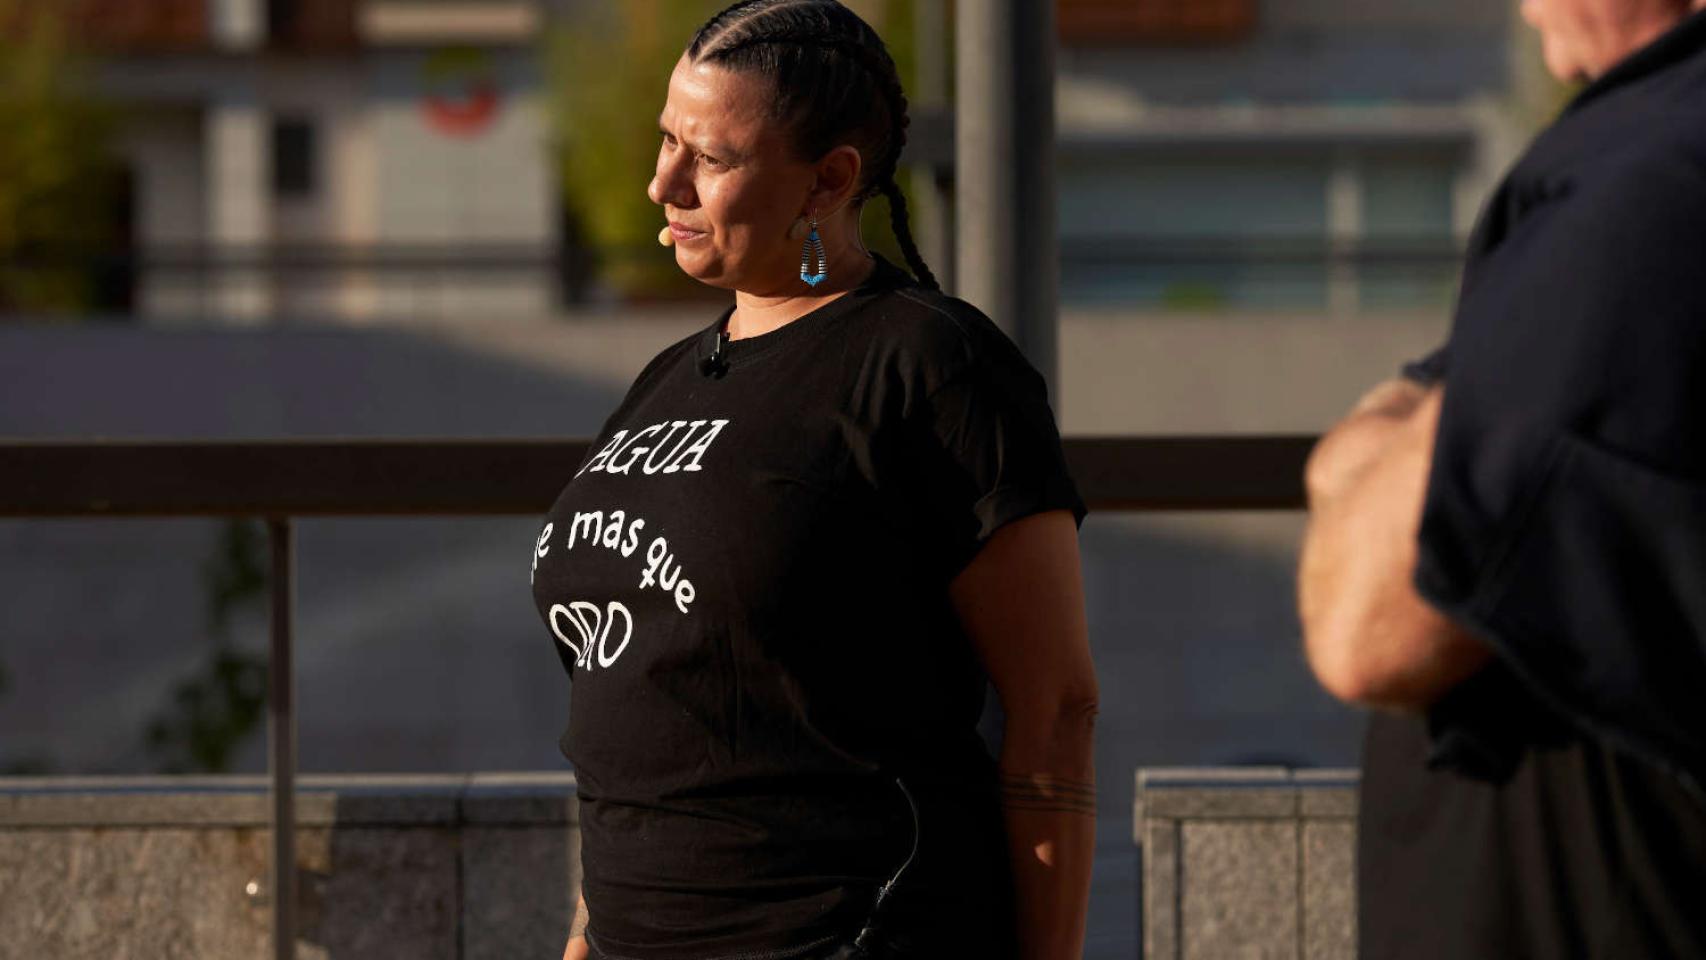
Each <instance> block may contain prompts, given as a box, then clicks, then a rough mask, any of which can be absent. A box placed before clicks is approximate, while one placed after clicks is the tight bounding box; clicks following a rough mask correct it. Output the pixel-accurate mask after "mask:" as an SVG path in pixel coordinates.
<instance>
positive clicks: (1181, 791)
mask: <svg viewBox="0 0 1706 960" xmlns="http://www.w3.org/2000/svg"><path fill="white" fill-rule="evenodd" d="M1143 809H1144V812H1145V814H1146V815H1147V816H1151V817H1166V818H1169V819H1178V820H1222V819H1225V820H1253V819H1289V818H1292V817H1295V816H1297V809H1298V797H1297V789H1296V788H1295V787H1292V786H1289V785H1287V786H1271V787H1270V786H1243V785H1234V786H1225V787H1207V786H1169V787H1166V788H1165V789H1160V788H1155V787H1151V788H1150V789H1148V790H1147V791H1146V792H1145V794H1144V799H1143Z"/></svg>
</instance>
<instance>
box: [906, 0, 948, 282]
mask: <svg viewBox="0 0 1706 960" xmlns="http://www.w3.org/2000/svg"><path fill="white" fill-rule="evenodd" d="M913 27H914V31H913V32H914V36H916V37H917V47H918V58H917V59H918V86H917V89H916V90H914V91H913V97H912V101H913V103H914V104H916V105H917V108H918V109H919V110H923V111H929V112H930V113H932V114H935V115H938V116H939V115H941V113H942V112H943V110H944V109H945V108H946V107H947V105H948V10H947V0H915V2H914V4H913ZM912 195H913V197H914V203H915V204H916V207H917V211H918V227H919V229H918V231H917V233H918V234H919V237H918V240H919V249H920V250H921V251H922V252H923V254H924V259H925V261H926V262H927V263H929V264H930V269H931V270H933V271H935V273H936V279H937V280H938V281H940V282H941V284H942V289H943V290H946V291H948V292H949V293H952V292H953V291H954V289H955V285H954V273H955V266H956V264H955V263H954V232H953V231H954V223H953V216H952V206H953V199H954V197H953V178H952V175H951V168H942V167H939V166H938V165H937V164H936V163H935V162H929V161H927V162H925V163H921V164H918V165H917V166H916V167H915V168H914V169H913V173H912Z"/></svg>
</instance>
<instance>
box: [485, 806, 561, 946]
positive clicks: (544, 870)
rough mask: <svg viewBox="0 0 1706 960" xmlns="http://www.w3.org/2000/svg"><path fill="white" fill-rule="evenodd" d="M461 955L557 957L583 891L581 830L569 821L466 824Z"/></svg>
mask: <svg viewBox="0 0 1706 960" xmlns="http://www.w3.org/2000/svg"><path fill="white" fill-rule="evenodd" d="M462 877H463V884H464V891H465V892H464V899H463V903H462V929H463V953H462V957H463V960H510V958H513V957H556V956H560V955H561V954H562V951H563V944H564V942H565V941H566V940H567V939H568V932H569V924H570V923H571V922H572V921H573V919H574V911H575V902H576V900H577V899H578V898H579V897H580V834H579V832H578V831H575V830H573V829H571V828H569V827H567V826H563V825H559V826H555V827H549V826H507V827H486V826H481V827H469V828H468V829H466V830H465V831H464V832H463V842H462Z"/></svg>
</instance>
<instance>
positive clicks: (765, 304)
mask: <svg viewBox="0 0 1706 960" xmlns="http://www.w3.org/2000/svg"><path fill="white" fill-rule="evenodd" d="M825 252H826V253H827V254H828V258H829V279H827V280H825V281H824V282H822V283H820V284H818V285H817V286H815V287H811V286H807V285H806V282H805V281H804V280H799V279H795V280H794V281H793V282H792V283H791V284H789V285H788V286H797V287H798V292H792V291H790V292H786V293H781V294H758V293H748V292H746V291H743V290H736V291H735V311H734V313H733V314H732V315H730V317H729V326H728V329H729V339H731V340H744V339H746V338H747V337H758V336H763V335H764V334H766V333H771V332H773V331H775V330H779V329H781V328H782V327H785V326H787V325H788V324H790V323H793V322H794V321H795V320H798V319H799V318H801V317H803V316H805V315H806V314H808V313H811V312H812V311H813V310H816V309H817V308H819V307H821V306H823V305H825V304H827V303H829V302H831V301H833V300H836V299H839V298H840V297H842V296H845V295H846V294H847V293H849V292H851V291H852V290H855V289H857V288H858V286H859V285H860V284H862V283H864V282H865V279H866V278H867V277H869V276H870V275H871V271H872V270H874V269H876V265H877V264H876V261H875V260H874V259H872V257H871V254H870V253H869V252H868V251H866V249H865V246H864V244H863V243H861V242H859V241H858V240H857V239H856V238H855V239H853V240H851V241H849V242H844V243H842V244H839V245H837V246H836V247H835V248H834V249H830V250H826V251H825Z"/></svg>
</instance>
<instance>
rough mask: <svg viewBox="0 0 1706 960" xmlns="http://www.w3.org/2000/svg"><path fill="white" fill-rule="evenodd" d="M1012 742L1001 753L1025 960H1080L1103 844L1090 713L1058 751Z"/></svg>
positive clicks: (1059, 739) (1055, 746)
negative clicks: (1094, 866)
mask: <svg viewBox="0 0 1706 960" xmlns="http://www.w3.org/2000/svg"><path fill="white" fill-rule="evenodd" d="M1016 726H1017V725H1016V724H1014V722H1013V718H1012V717H1009V718H1008V729H1009V739H1008V740H1007V742H1006V744H1005V746H1004V747H1003V750H1002V756H1001V803H1002V807H1003V811H1004V814H1005V818H1006V821H1007V844H1008V851H1009V856H1010V857H1011V858H1012V862H1013V879H1014V886H1015V892H1016V895H1017V907H1018V911H1017V922H1018V932H1019V946H1020V952H1019V956H1020V960H1078V958H1079V957H1081V956H1082V955H1083V952H1084V920H1085V912H1086V910H1087V908H1088V905H1089V900H1090V866H1091V860H1092V858H1093V857H1094V854H1095V847H1096V783H1095V773H1094V770H1093V764H1092V761H1091V756H1090V754H1091V742H1090V730H1089V727H1090V718H1089V717H1085V718H1083V721H1082V724H1081V726H1082V729H1081V730H1079V731H1074V732H1073V733H1071V734H1066V735H1064V736H1054V737H1048V738H1046V739H1048V740H1050V741H1052V748H1051V749H1038V748H1037V746H1035V745H1031V744H1027V742H1026V739H1027V738H1025V737H1024V736H1023V735H1022V734H1021V736H1019V737H1018V738H1013V737H1012V734H1013V733H1016V732H1019V731H1017V730H1016V729H1015V727H1016Z"/></svg>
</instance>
